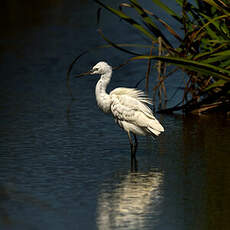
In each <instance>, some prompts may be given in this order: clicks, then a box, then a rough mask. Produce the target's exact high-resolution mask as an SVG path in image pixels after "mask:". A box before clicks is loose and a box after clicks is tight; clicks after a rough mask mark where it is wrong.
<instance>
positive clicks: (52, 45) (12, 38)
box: [0, 0, 230, 230]
mask: <svg viewBox="0 0 230 230" xmlns="http://www.w3.org/2000/svg"><path fill="white" fill-rule="evenodd" d="M24 2H25V4H23V3H24ZM39 2H40V3H37V5H33V4H32V3H31V4H30V5H29V4H26V1H22V4H20V5H17V4H16V3H14V4H13V3H12V5H7V3H5V5H4V7H5V8H4V11H3V12H2V14H1V23H2V27H3V28H4V30H1V40H0V47H1V50H2V52H1V56H0V60H1V62H0V70H1V84H0V94H1V95H0V107H1V113H0V137H1V138H0V162H1V167H0V229H4V230H5V229H6V230H8V229H9V230H18V229H20V230H21V229H23V230H24V229H55V230H64V229H70V230H71V229H74V230H76V229H90V230H91V229H98V230H100V229H145V230H148V229H159V230H165V229H170V230H171V229H173V230H174V229H175V230H190V229H191V230H192V229H202V230H203V229H209V230H210V229H229V225H230V221H229V216H230V208H229V207H230V198H229V192H230V191H229V188H230V176H229V175H230V172H229V163H228V162H229V160H230V159H229V158H230V155H229V147H230V144H229V137H230V131H229V130H230V120H229V118H225V117H223V116H220V115H212V116H201V117H197V116H187V117H184V116H183V115H180V114H178V115H157V117H158V119H159V120H160V121H161V123H162V124H163V125H164V127H165V129H166V131H165V133H164V134H162V135H161V136H160V137H158V138H157V139H156V140H152V139H151V138H145V137H140V138H139V143H140V144H139V149H138V152H137V159H138V171H137V172H131V170H130V152H129V151H130V150H129V142H128V138H127V135H126V134H125V133H124V132H122V130H120V128H119V127H117V126H116V124H114V121H113V120H112V118H111V117H110V116H106V115H104V114H103V113H102V112H101V111H99V110H98V108H97V106H96V103H95V97H94V86H95V83H96V81H97V77H91V78H90V77H86V78H85V79H83V78H82V79H73V80H71V87H72V89H73V93H74V97H75V98H76V100H75V101H74V102H73V103H72V105H71V106H70V102H71V101H70V98H69V95H68V91H67V90H66V85H65V74H66V71H67V68H68V66H69V64H70V63H71V61H72V60H73V58H74V57H76V56H77V55H78V54H79V53H80V52H82V51H84V50H85V49H88V48H89V47H93V46H97V45H100V44H103V40H102V39H101V38H100V37H99V35H98V34H97V33H96V28H97V26H96V19H95V18H96V16H95V14H96V8H97V7H96V4H95V3H92V2H90V1H79V2H78V3H76V1H71V0H69V1H65V2H64V1H61V0H60V1H56V2H55V3H54V2H53V1H39ZM111 4H114V5H116V1H113V2H111ZM146 4H149V3H147V1H146ZM32 9H36V11H34V10H33V11H32ZM9 12H11V13H9ZM12 12H13V13H12ZM31 12H33V13H31ZM12 15H13V16H12ZM82 18H83V19H84V20H82ZM3 19H4V20H3ZM102 19H103V20H102V22H103V23H102V24H103V28H104V31H105V32H106V34H107V36H110V38H114V40H115V41H119V42H127V41H128V38H127V37H124V39H123V36H121V34H123V33H125V32H127V33H129V34H131V35H132V36H131V38H132V39H133V43H135V42H137V43H138V42H139V43H141V42H142V37H140V36H138V35H137V34H136V33H135V31H134V30H133V29H131V28H130V27H128V26H127V25H126V24H124V23H121V22H119V20H116V18H115V17H114V16H110V15H109V14H107V13H106V12H104V14H103V17H102ZM111 21H112V23H113V25H114V28H118V26H119V30H118V31H114V28H110V25H111ZM129 39H130V37H129ZM146 43H147V41H146ZM126 57H128V56H126V55H123V54H121V53H120V52H118V51H115V50H113V49H110V50H108V49H107V50H99V51H97V52H94V53H90V54H89V55H87V56H85V57H83V58H82V59H81V60H80V61H79V63H78V64H77V65H76V67H75V69H74V71H73V72H74V73H80V72H83V71H86V70H88V69H89V68H90V67H91V66H92V65H94V64H95V63H96V62H98V61H99V60H107V61H109V62H110V63H112V64H113V65H114V66H115V65H117V64H119V63H122V62H123V61H124V60H125V58H126ZM145 71H146V65H143V64H142V63H141V62H140V63H139V62H136V63H135V64H130V65H129V66H126V67H124V68H122V69H119V70H117V71H116V72H115V73H114V77H113V79H112V82H111V85H110V89H112V88H115V87H117V86H134V85H135V84H136V82H137V81H138V80H140V79H141V78H142V77H143V74H144V73H145ZM127 76H128V77H127ZM176 83H178V84H180V81H177V82H176ZM176 83H175V81H174V79H172V80H170V79H169V82H168V85H167V86H168V88H170V90H171V91H170V90H169V91H168V94H169V97H170V95H173V93H174V91H175V88H176V87H177V86H178V84H176ZM140 88H142V89H143V88H144V83H143V84H141V85H140ZM177 96H178V95H177ZM174 100H178V97H176V98H175V99H174ZM174 102H175V101H170V103H172V104H173V103H174ZM69 107H70V108H71V109H70V114H69V116H68V115H67V112H66V111H67V109H68V108H69Z"/></svg>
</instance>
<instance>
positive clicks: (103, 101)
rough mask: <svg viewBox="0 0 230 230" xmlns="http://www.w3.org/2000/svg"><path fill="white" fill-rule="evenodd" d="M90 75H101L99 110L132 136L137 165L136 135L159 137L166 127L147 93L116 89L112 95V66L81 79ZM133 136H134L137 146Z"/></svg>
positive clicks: (97, 68) (102, 64) (98, 66)
mask: <svg viewBox="0 0 230 230" xmlns="http://www.w3.org/2000/svg"><path fill="white" fill-rule="evenodd" d="M89 74H91V75H93V74H99V75H101V77H100V79H99V81H98V82H97V85H96V89H95V94H96V100H97V104H98V107H99V108H100V109H101V110H102V111H103V112H104V113H112V115H113V117H114V119H115V121H116V123H117V124H118V125H119V126H120V127H121V128H122V129H124V130H125V131H126V132H127V133H128V138H129V143H130V148H131V157H132V159H135V162H136V149H137V144H138V142H137V137H136V134H138V135H144V136H146V135H152V136H154V135H155V136H158V135H159V134H160V133H161V132H163V131H164V128H163V126H162V125H161V124H160V122H159V121H158V120H157V119H156V118H155V117H154V115H153V113H152V111H151V109H150V108H149V107H148V106H147V104H151V102H150V100H149V99H148V98H147V97H146V96H145V94H144V92H142V91H140V90H137V89H133V88H123V87H121V88H116V89H114V90H112V91H111V92H110V93H109V94H108V93H107V92H106V88H107V86H108V84H109V82H110V79H111V77H112V67H111V66H110V65H108V64H107V63H106V62H103V61H101V62H99V63H97V64H96V65H95V66H94V67H93V68H92V69H91V70H90V71H89V72H87V73H84V74H81V75H79V76H78V77H80V76H83V75H89ZM131 133H132V134H133V136H134V140H135V142H134V143H133V141H132V137H131Z"/></svg>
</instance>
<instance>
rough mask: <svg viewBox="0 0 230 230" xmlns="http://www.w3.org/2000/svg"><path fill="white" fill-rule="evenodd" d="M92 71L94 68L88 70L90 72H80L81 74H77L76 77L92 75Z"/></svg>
mask: <svg viewBox="0 0 230 230" xmlns="http://www.w3.org/2000/svg"><path fill="white" fill-rule="evenodd" d="M91 73H93V70H90V71H88V72H86V73H81V74H79V75H77V76H75V77H76V78H79V77H83V76H87V75H90V74H91Z"/></svg>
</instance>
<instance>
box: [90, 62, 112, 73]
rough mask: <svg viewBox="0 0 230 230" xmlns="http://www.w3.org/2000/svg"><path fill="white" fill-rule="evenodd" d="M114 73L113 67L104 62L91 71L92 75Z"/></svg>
mask: <svg viewBox="0 0 230 230" xmlns="http://www.w3.org/2000/svg"><path fill="white" fill-rule="evenodd" d="M110 72H112V67H111V66H110V65H109V64H108V63H106V62H104V61H100V62H98V63H97V64H96V65H95V66H94V67H93V68H92V69H91V70H90V74H100V75H103V74H106V73H110Z"/></svg>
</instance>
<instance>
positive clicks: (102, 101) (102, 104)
mask: <svg viewBox="0 0 230 230" xmlns="http://www.w3.org/2000/svg"><path fill="white" fill-rule="evenodd" d="M111 76H112V68H110V69H109V70H108V71H107V73H105V74H103V75H101V78H100V80H99V81H98V82H97V85H96V89H95V94H96V100H97V104H98V107H99V108H100V109H101V110H102V111H103V112H105V113H109V112H110V111H111V109H110V106H111V102H112V101H111V98H110V95H109V94H108V93H107V92H106V88H107V85H108V84H109V82H110V79H111Z"/></svg>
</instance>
